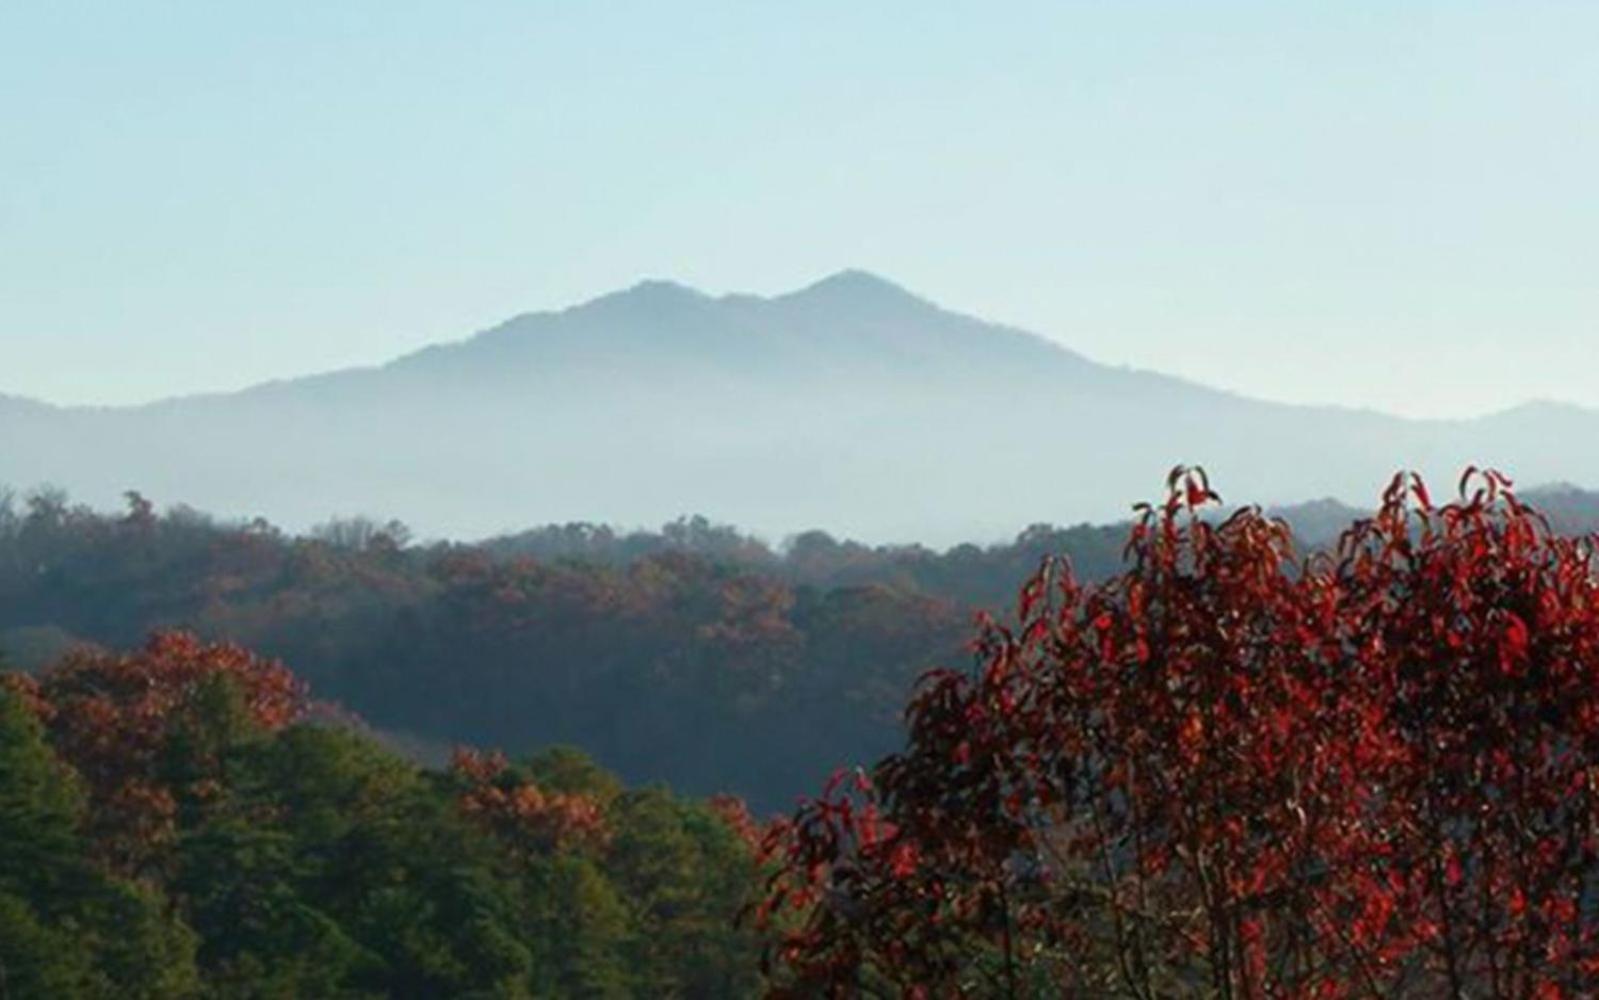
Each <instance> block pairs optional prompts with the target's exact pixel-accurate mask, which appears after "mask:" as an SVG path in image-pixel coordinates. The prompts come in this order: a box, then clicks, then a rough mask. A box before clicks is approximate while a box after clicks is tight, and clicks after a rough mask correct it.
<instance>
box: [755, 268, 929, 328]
mask: <svg viewBox="0 0 1599 1000" xmlns="http://www.w3.org/2000/svg"><path fill="white" fill-rule="evenodd" d="M772 301H774V302H787V304H793V306H804V307H811V309H825V310H828V312H851V314H855V315H867V317H871V315H876V317H881V315H894V314H900V312H907V310H916V312H919V310H932V309H935V307H934V304H932V302H929V301H926V299H923V298H918V296H916V294H913V293H910V291H907V290H905V288H902V286H899V285H895V283H894V282H891V280H887V278H884V277H878V275H875V274H871V272H870V270H857V269H849V270H839V272H836V274H831V275H828V277H825V278H822V280H820V282H814V283H811V285H806V286H804V288H799V290H798V291H790V293H788V294H782V296H777V298H776V299H772Z"/></svg>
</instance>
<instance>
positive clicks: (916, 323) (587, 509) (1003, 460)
mask: <svg viewBox="0 0 1599 1000" xmlns="http://www.w3.org/2000/svg"><path fill="white" fill-rule="evenodd" d="M1417 377H1418V378H1424V377H1425V375H1424V374H1418V375H1417ZM1596 432H1599V414H1596V413H1593V412H1590V411H1587V410H1582V409H1578V408H1575V407H1565V406H1558V405H1553V404H1532V405H1528V406H1525V407H1520V408H1517V409H1515V410H1511V411H1508V412H1505V413H1501V414H1498V415H1495V416H1490V417H1484V418H1481V419H1477V420H1460V421H1423V420H1404V419H1400V418H1396V417H1390V416H1385V415H1382V414H1377V413H1373V412H1369V411H1359V410H1348V409H1339V408H1332V407H1301V406H1288V405H1282V404H1275V403H1267V402H1261V401H1258V400H1252V399H1247V398H1244V397H1240V396H1236V395H1232V394H1229V393H1225V392H1220V391H1217V390H1213V389H1209V388H1206V387H1204V386H1200V385H1196V384H1194V383H1191V382H1186V381H1183V380H1181V379H1177V378H1172V377H1169V376H1166V375H1160V374H1156V373H1153V372H1147V371H1135V370H1129V369H1125V368H1116V367H1110V366H1106V365H1102V364H1098V363H1096V362H1093V361H1091V360H1089V359H1087V358H1085V357H1083V356H1081V355H1079V354H1076V353H1074V352H1072V351H1069V350H1067V349H1065V348H1063V347H1060V346H1058V345H1057V344H1055V343H1053V342H1051V341H1049V340H1045V339H1043V338H1041V337H1038V336H1035V335H1033V334H1029V333H1026V332H1024V331H1021V330H1017V329H1014V328H1011V327H1007V326H1003V325H998V324H994V323H989V322H985V321H983V320H979V319H975V318H972V317H969V316H964V315H961V314H958V313H954V312H949V311H947V310H944V309H941V308H939V307H938V306H936V305H933V304H932V303H930V302H928V301H926V300H924V299H921V298H918V297H917V296H915V295H912V294H911V293H909V292H907V291H905V290H904V289H902V288H900V287H898V286H896V285H894V284H892V283H890V282H888V281H885V280H883V279H881V278H878V277H875V276H873V275H870V274H866V273H863V272H860V271H845V272H843V273H840V274H837V275H834V276H832V277H830V278H827V279H825V280H823V281H820V282H818V283H816V284H814V285H811V286H809V287H807V288H804V289H801V290H799V291H796V292H793V293H790V294H787V295H780V296H776V297H771V298H765V297H758V296H753V295H728V296H722V297H711V296H707V295H704V294H702V293H700V292H697V291H695V290H693V289H690V288H685V287H683V286H681V285H676V284H672V283H669V282H646V283H643V284H640V285H637V286H635V287H633V288H631V289H628V290H626V291H623V292H618V293H615V294H612V295H607V296H604V297H602V298H598V299H595V300H593V301H591V302H587V303H584V304H582V305H579V306H575V307H572V308H569V309H565V310H562V311H559V312H540V313H530V314H527V315H523V316H519V317H516V318H515V319H512V320H509V321H507V322H505V323H503V324H501V325H499V326H497V327H494V328H493V329H490V330H486V331H484V332H482V333H479V334H477V335H476V336H474V337H471V338H469V339H467V340H464V341H460V342H457V343H451V344H443V345H439V346H435V347H430V348H427V349H425V350H422V351H419V352H417V353H415V354H411V355H408V356H405V357H402V358H399V359H397V360H395V361H393V362H391V363H389V364H387V365H383V366H381V367H376V368H365V369H352V370H348V371H341V372H335V373H331V374H326V375H317V376H311V377H307V378H302V379H295V380H290V381H283V382H273V383H268V384H264V385H260V386H257V387H255V388H251V389H247V390H245V391H243V392H238V393H230V394H225V395H208V396H195V397H187V398H179V399H172V400H167V401H164V402H160V403H155V404H151V405H148V406H141V407H128V408H56V407H49V406H44V405H42V404H36V403H28V402H26V401H21V400H16V399H13V398H7V397H0V482H7V483H10V484H12V485H14V486H17V487H27V486H31V485H34V484H39V483H52V484H56V485H59V486H62V487H65V488H67V489H68V490H70V491H71V492H72V493H73V494H74V495H75V496H78V497H81V498H83V499H85V500H88V501H90V502H92V503H96V504H102V503H107V502H110V501H111V500H113V499H114V498H115V497H116V495H117V494H119V493H120V492H121V491H123V490H125V489H129V488H136V489H139V490H141V491H142V492H144V493H145V494H146V495H148V496H151V497H153V498H154V499H156V500H157V501H158V502H159V501H162V500H167V499H177V498H182V499H183V500H185V501H187V502H190V503H193V504H195V505H197V506H200V507H202V508H206V509H211V510H216V511H219V512H224V513H228V514H234V515H240V516H248V515H254V514H263V515H265V516H267V517H269V518H271V519H273V520H275V521H278V522H281V523H285V524H288V525H290V526H301V525H304V524H307V523H310V522H313V521H317V520H321V519H324V518H326V517H328V516H330V515H333V514H336V513H355V512H368V513H373V514H378V515H385V516H386V515H390V514H398V515H401V516H404V517H406V518H407V519H408V520H410V521H411V522H412V523H413V525H414V526H415V527H416V528H417V529H418V530H419V531H421V532H422V533H423V534H429V535H435V534H444V535H451V536H478V535H486V534H491V533H494V532H497V531H501V530H505V529H510V528H514V527H519V526H523V525H527V524H530V523H544V522H560V521H568V520H587V521H608V522H613V523H619V524H623V525H642V524H657V523H660V522H661V521H663V520H666V519H668V518H670V517H673V516H676V515H678V514H681V513H685V512H698V513H704V514H706V515H708V516H710V517H711V518H713V519H716V520H722V521H725V522H729V523H734V524H739V525H742V526H747V527H749V528H753V529H755V530H758V531H761V532H764V533H767V534H769V535H772V536H782V535H784V534H786V533H788V532H792V531H796V530H799V529H803V528H808V527H813V526H821V527H825V528H827V529H828V530H830V531H833V532H835V533H838V534H841V535H847V536H854V537H860V538H865V539H870V540H875V541H885V540H918V541H925V542H931V543H949V542H955V541H963V540H970V539H977V540H986V539H994V538H1000V537H1008V536H1009V535H1011V534H1013V533H1014V532H1015V530H1016V529H1017V527H1018V526H1020V525H1025V524H1029V523H1033V522H1039V521H1051V522H1056V523H1069V522H1076V521H1084V520H1092V521H1106V520H1115V519H1119V518H1121V517H1124V516H1126V514H1127V510H1128V504H1129V503H1130V502H1131V501H1133V500H1136V499H1139V498H1145V497H1149V496H1151V495H1153V494H1154V493H1156V492H1158V490H1159V488H1160V485H1161V482H1162V481H1163V477H1164V475H1165V473H1166V471H1167V470H1168V469H1169V468H1170V467H1171V466H1172V465H1174V464H1176V463H1179V462H1185V463H1200V464H1203V465H1205V466H1206V467H1207V469H1208V470H1209V471H1210V472H1211V474H1212V477H1213V479H1214V480H1215V482H1216V483H1217V485H1218V487H1219V488H1220V490H1221V492H1222V493H1223V494H1224V495H1225V496H1226V498H1227V499H1228V500H1234V501H1260V502H1266V503H1277V502H1293V501H1297V500H1302V499H1303V498H1306V497H1328V498H1333V499H1335V500H1337V501H1340V502H1343V503H1350V504H1355V505H1358V506H1369V505H1371V503H1372V502H1373V501H1374V498H1375V495H1376V493H1377V491H1378V490H1379V489H1380V488H1381V486H1382V485H1383V484H1384V483H1385V482H1386V480H1387V478H1388V476H1389V475H1391V474H1392V473H1393V471H1394V470H1395V469H1397V468H1400V467H1410V468H1418V469H1421V470H1423V471H1425V472H1427V473H1428V474H1429V475H1430V476H1431V477H1432V478H1434V479H1435V480H1437V481H1439V482H1440V483H1453V481H1454V478H1455V476H1456V474H1457V473H1458V470H1459V469H1460V468H1461V467H1462V466H1464V465H1465V464H1467V463H1471V462H1475V463H1477V464H1488V465H1495V466H1498V467H1501V468H1504V469H1506V470H1509V471H1511V472H1512V473H1514V474H1517V475H1519V477H1520V478H1521V479H1522V480H1523V481H1526V482H1532V483H1537V482H1547V481H1555V480H1563V481H1575V482H1590V483H1591V482H1593V481H1594V480H1595V472H1594V470H1596V469H1599V462H1596V459H1599V433H1596Z"/></svg>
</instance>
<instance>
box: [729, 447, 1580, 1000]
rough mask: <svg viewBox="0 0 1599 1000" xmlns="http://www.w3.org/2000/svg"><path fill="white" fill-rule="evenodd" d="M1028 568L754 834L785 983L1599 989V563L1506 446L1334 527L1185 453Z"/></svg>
mask: <svg viewBox="0 0 1599 1000" xmlns="http://www.w3.org/2000/svg"><path fill="white" fill-rule="evenodd" d="M1169 486H1170V489H1169V491H1168V496H1167V498H1166V500H1165V501H1164V502H1163V503H1162V504H1160V505H1159V506H1146V507H1144V508H1142V509H1141V512H1140V516H1139V519H1138V520H1137V521H1136V523H1135V525H1134V527H1133V529H1132V531H1131V535H1130V538H1129V541H1128V545H1127V551H1126V566H1125V570H1124V572H1123V573H1122V574H1121V575H1120V576H1118V577H1115V578H1113V579H1111V580H1109V581H1108V582H1106V583H1104V584H1101V585H1098V586H1093V587H1086V586H1083V585H1080V584H1079V583H1078V582H1077V581H1076V580H1075V579H1074V578H1073V576H1072V573H1071V571H1070V567H1069V566H1066V565H1064V564H1061V563H1058V562H1048V563H1046V564H1045V565H1044V566H1043V567H1042V568H1041V570H1040V571H1039V573H1038V574H1037V575H1036V576H1034V577H1033V578H1032V579H1031V580H1029V581H1028V582H1027V583H1026V585H1025V586H1024V587H1023V588H1022V591H1021V596H1020V600H1019V602H1018V605H1019V612H1018V620H1017V621H1016V622H1015V623H1014V624H1011V625H1001V624H999V623H996V622H993V621H989V620H985V621H983V622H982V623H981V625H980V629H979V635H978V638H977V640H976V642H975V649H976V652H977V666H976V668H975V669H974V670H972V671H951V670H940V671H935V672H933V673H931V674H929V675H928V676H927V677H926V678H925V679H924V681H923V682H922V684H921V685H920V687H919V688H918V690H917V692H916V694H915V696H914V698H913V700H912V702H911V704H910V706H909V708H908V709H907V716H906V717H907V722H908V742H907V746H906V749H905V750H904V751H903V752H902V753H900V754H897V755H895V756H892V757H890V758H888V759H886V760H884V761H882V762H880V763H879V764H878V765H877V766H876V767H875V768H874V769H873V770H872V772H871V773H870V775H868V774H867V773H865V772H856V773H855V774H853V775H844V776H841V777H840V778H836V779H835V780H834V782H833V783H832V784H830V785H829V787H828V789H827V790H826V791H825V792H824V794H823V795H822V796H821V797H820V798H818V799H816V800H814V801H812V802H810V803H808V804H806V805H804V806H803V807H802V808H801V809H800V810H799V812H798V813H797V814H796V815H795V816H794V817H793V818H792V819H790V820H787V821H785V822H782V823H779V824H777V825H775V826H774V827H773V829H772V830H771V831H770V832H769V834H768V836H767V839H766V846H767V849H768V851H769V853H770V858H771V861H772V863H773V864H774V866H775V874H774V876H773V877H772V880H771V884H770V890H769V893H768V895H767V898H766V899H765V901H764V903H763V904H762V905H761V907H760V908H759V909H758V910H757V913H756V919H757V922H758V924H759V925H760V926H761V927H762V929H763V930H764V932H765V933H766V935H767V939H768V948H767V963H768V967H769V971H770V973H771V975H772V977H773V982H774V983H775V984H776V987H775V989H776V992H778V993H779V994H788V995H796V996H812V995H835V996H837V995H860V994H867V995H873V994H880V995H902V996H933V995H938V996H943V995H979V996H1035V995H1042V996H1056V995H1067V996H1096V997H1097V996H1127V997H1140V998H1155V997H1168V996H1183V995H1206V996H1217V997H1228V998H1231V997H1329V998H1330V997H1345V996H1369V997H1387V996H1423V997H1432V996H1442V997H1455V998H1465V997H1483V996H1488V997H1529V998H1530V997H1538V998H1546V997H1564V996H1570V997H1577V996H1588V995H1592V994H1593V992H1594V989H1595V985H1594V984H1595V983H1599V951H1596V949H1599V940H1596V937H1595V935H1596V931H1599V884H1596V881H1599V855H1596V854H1595V851H1596V849H1599V839H1596V834H1599V828H1596V826H1595V814H1594V808H1593V807H1594V796H1595V795H1596V794H1599V788H1596V785H1595V782H1596V780H1599V581H1596V579H1595V574H1594V572H1593V567H1592V563H1591V559H1592V554H1591V553H1592V547H1591V545H1590V544H1589V543H1588V542H1587V541H1578V540H1571V539H1566V538H1561V537H1557V536H1555V535H1554V534H1553V533H1552V532H1551V531H1550V530H1549V529H1548V526H1547V525H1546V524H1545V523H1544V522H1543V521H1542V519H1541V518H1539V516H1538V515H1537V514H1536V513H1535V512H1533V511H1531V510H1530V509H1528V508H1527V507H1526V506H1525V505H1524V504H1523V503H1521V502H1520V501H1519V500H1517V499H1516V497H1515V496H1514V494H1513V493H1511V491H1510V490H1509V488H1508V487H1509V483H1508V482H1507V481H1506V480H1505V479H1504V478H1503V477H1502V476H1499V475H1498V474H1496V473H1492V472H1485V473H1477V472H1475V471H1471V472H1468V473H1467V475H1466V477H1465V478H1464V479H1463V480H1462V483H1461V493H1460V498H1459V499H1458V500H1457V501H1456V502H1453V503H1451V504H1448V505H1446V506H1442V507H1435V506H1434V505H1433V503H1432V501H1431V499H1430V497H1429V496H1428V494H1427V491H1426V489H1425V487H1424V486H1423V484H1422V483H1421V482H1420V480H1419V479H1417V478H1414V477H1399V478H1396V479H1395V481H1394V483H1393V484H1392V485H1391V486H1390V488H1389V489H1388V491H1387V492H1386V493H1385V494H1384V497H1383V502H1382V506H1381V509H1380V510H1379V512H1378V513H1377V514H1376V515H1375V516H1374V517H1372V518H1371V519H1369V520H1366V521H1362V522H1359V523H1357V524H1355V525H1354V526H1353V527H1352V528H1351V529H1350V530H1349V531H1348V532H1347V533H1346V534H1345V535H1344V537H1343V538H1342V540H1341V542H1340V544H1339V546H1338V548H1337V549H1336V551H1333V552H1326V553H1319V554H1316V555H1313V556H1310V557H1301V556H1300V555H1299V554H1298V553H1296V551H1295V550H1294V547H1293V544H1292V539H1291V537H1290V532H1289V530H1288V528H1287V526H1286V525H1284V524H1282V523H1281V522H1278V521H1274V520H1271V519H1268V518H1267V517H1265V516H1264V515H1262V514H1261V512H1260V511H1259V510H1258V509H1253V508H1246V509H1243V510H1240V511H1238V512H1236V513H1235V514H1233V515H1232V516H1230V517H1228V518H1226V519H1225V520H1221V519H1218V517H1216V516H1212V513H1211V508H1212V507H1213V505H1214V504H1216V503H1217V501H1218V500H1219V498H1218V497H1217V496H1216V495H1215V494H1214V493H1213V492H1212V491H1211V490H1210V487H1209V485H1208V483H1207V482H1206V480H1205V477H1204V475H1203V473H1202V472H1200V471H1198V470H1194V471H1188V470H1181V469H1179V470H1176V471H1175V472H1174V473H1173V476H1172V478H1171V480H1170V482H1169Z"/></svg>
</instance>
